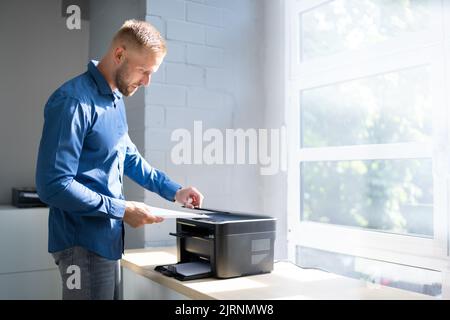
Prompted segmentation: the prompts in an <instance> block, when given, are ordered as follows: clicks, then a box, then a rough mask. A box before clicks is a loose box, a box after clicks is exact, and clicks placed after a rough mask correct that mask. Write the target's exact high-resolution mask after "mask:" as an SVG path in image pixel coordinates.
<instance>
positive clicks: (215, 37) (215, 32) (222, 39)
mask: <svg viewBox="0 0 450 320" xmlns="http://www.w3.org/2000/svg"><path fill="white" fill-rule="evenodd" d="M226 41H227V38H226V32H225V29H223V28H216V27H207V28H206V44H207V45H209V46H213V47H220V48H223V47H225V44H226Z"/></svg>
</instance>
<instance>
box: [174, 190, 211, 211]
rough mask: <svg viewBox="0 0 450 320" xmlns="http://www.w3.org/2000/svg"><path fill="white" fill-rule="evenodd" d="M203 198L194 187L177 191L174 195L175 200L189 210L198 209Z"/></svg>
mask: <svg viewBox="0 0 450 320" xmlns="http://www.w3.org/2000/svg"><path fill="white" fill-rule="evenodd" d="M203 198H204V197H203V195H202V194H201V193H200V192H199V191H198V190H197V189H196V188H194V187H187V188H182V189H179V190H178V191H177V193H176V194H175V200H176V201H177V202H179V203H182V204H183V205H184V206H185V207H187V208H190V209H193V208H194V207H196V208H200V207H201V206H202V202H203Z"/></svg>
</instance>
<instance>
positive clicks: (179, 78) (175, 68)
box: [166, 63, 204, 86]
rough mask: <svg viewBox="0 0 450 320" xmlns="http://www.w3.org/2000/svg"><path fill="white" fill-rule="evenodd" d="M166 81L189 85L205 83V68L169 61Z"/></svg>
mask: <svg viewBox="0 0 450 320" xmlns="http://www.w3.org/2000/svg"><path fill="white" fill-rule="evenodd" d="M166 81H167V82H168V83H174V84H184V85H189V86H197V85H202V84H203V83H204V70H203V69H202V68H199V67H193V66H188V65H185V64H179V63H168V64H167V65H166Z"/></svg>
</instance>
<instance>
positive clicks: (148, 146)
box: [145, 129, 171, 152]
mask: <svg viewBox="0 0 450 320" xmlns="http://www.w3.org/2000/svg"><path fill="white" fill-rule="evenodd" d="M170 135H171V132H170V131H169V130H165V129H146V130H145V138H146V139H145V151H146V152H152V151H155V150H159V151H168V150H170V148H171V142H170Z"/></svg>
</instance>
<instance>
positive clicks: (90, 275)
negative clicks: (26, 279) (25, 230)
mask: <svg viewBox="0 0 450 320" xmlns="http://www.w3.org/2000/svg"><path fill="white" fill-rule="evenodd" d="M52 256H53V258H54V259H55V263H56V265H57V266H58V268H59V272H60V274H61V280H62V293H63V295H62V298H63V300H118V299H120V296H121V295H120V261H119V260H108V259H106V258H103V257H101V256H99V255H98V254H96V253H94V252H91V251H88V250H86V249H85V248H83V247H79V246H76V247H72V248H68V249H65V250H62V251H58V252H54V253H52Z"/></svg>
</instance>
